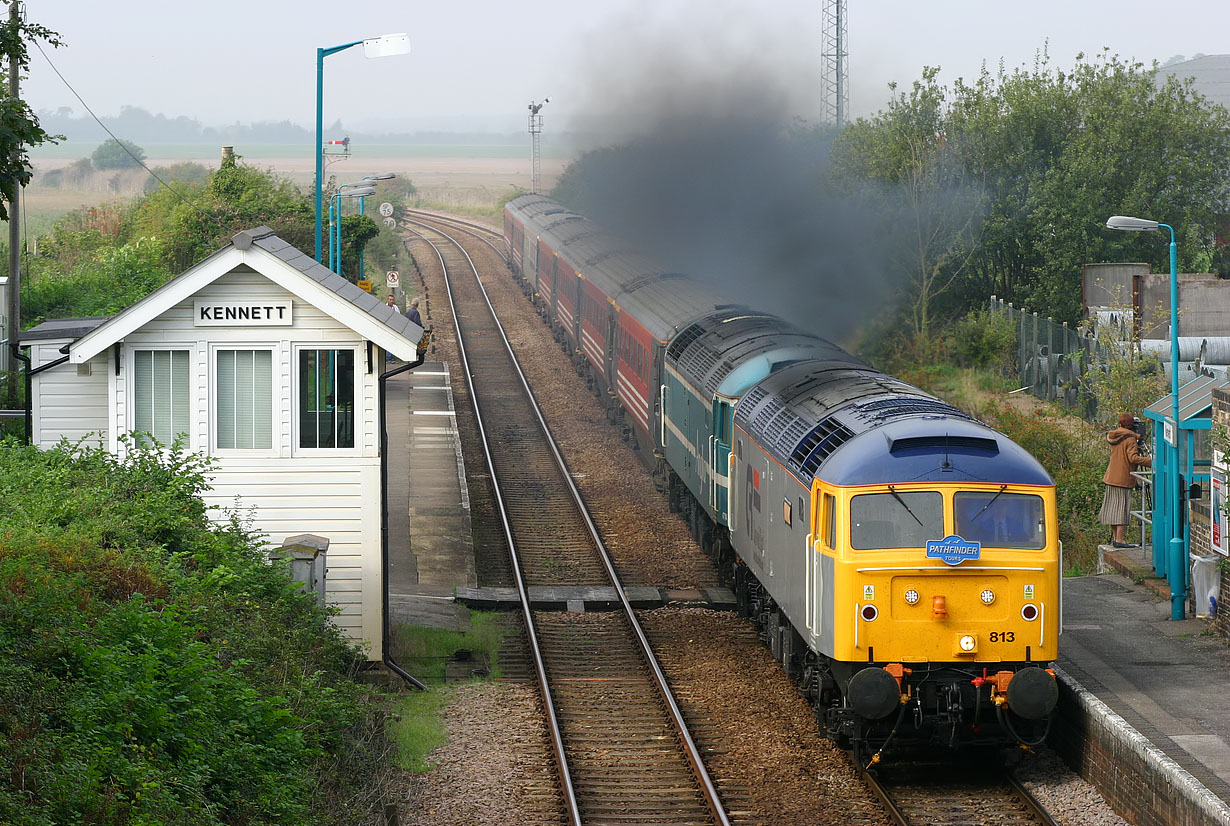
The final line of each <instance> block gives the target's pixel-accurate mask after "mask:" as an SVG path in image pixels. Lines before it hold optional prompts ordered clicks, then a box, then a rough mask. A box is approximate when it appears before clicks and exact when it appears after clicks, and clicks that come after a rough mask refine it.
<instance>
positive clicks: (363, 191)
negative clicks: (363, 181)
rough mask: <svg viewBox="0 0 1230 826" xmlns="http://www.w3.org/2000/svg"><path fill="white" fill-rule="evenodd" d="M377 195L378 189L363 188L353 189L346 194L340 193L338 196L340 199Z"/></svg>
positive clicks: (372, 187) (371, 187)
mask: <svg viewBox="0 0 1230 826" xmlns="http://www.w3.org/2000/svg"><path fill="white" fill-rule="evenodd" d="M375 194H376V187H374V186H361V187H359V188H358V189H351V190H348V191H346V192H339V193H337V196H338V197H339V198H364V197H366V196H368V195H375Z"/></svg>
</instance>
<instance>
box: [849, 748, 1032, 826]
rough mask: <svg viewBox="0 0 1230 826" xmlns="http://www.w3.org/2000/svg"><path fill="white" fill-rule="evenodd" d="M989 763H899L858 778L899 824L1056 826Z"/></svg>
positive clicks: (1020, 788) (1018, 786) (1024, 791)
mask: <svg viewBox="0 0 1230 826" xmlns="http://www.w3.org/2000/svg"><path fill="white" fill-rule="evenodd" d="M993 764H994V761H989V762H984V763H982V764H979V765H974V764H973V762H972V760H969V761H953V760H951V759H943V760H927V759H917V760H900V761H897V762H894V764H893V765H892V766H890V767H887V768H883V769H879V770H877V771H876V772H874V773H873V772H865V773H864V774H863V780H864V781H865V782H866V783H867V786H868V787H869V788H870V789H871V791H872V792H873V793H874V794H875V795H876V797H878V798H879V799H880V801H881V803H882V804H883V805H884V809H885V811H886V812H887V813H888V814H889V816H890V817H891V818H892V822H893V823H895V824H898V826H948V825H949V824H951V826H968V824H971V823H977V824H981V826H1056V822H1055V820H1054V819H1053V818H1052V817H1051V815H1050V814H1049V813H1048V812H1047V811H1046V809H1045V808H1044V807H1043V806H1042V804H1041V803H1039V802H1038V800H1037V799H1036V798H1035V797H1034V796H1033V795H1032V794H1030V793H1029V791H1028V790H1027V789H1025V787H1024V786H1022V785H1021V784H1020V783H1018V782H1017V781H1016V780H1015V778H1013V777H1012V775H1011V773H1009V772H1006V771H1004V770H1003V769H999V768H997V767H995V766H994V765H993Z"/></svg>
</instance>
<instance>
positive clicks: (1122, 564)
mask: <svg viewBox="0 0 1230 826" xmlns="http://www.w3.org/2000/svg"><path fill="white" fill-rule="evenodd" d="M1099 561H1100V567H1101V568H1102V569H1103V571H1104V573H1101V574H1099V575H1095V576H1085V577H1069V578H1066V579H1064V582H1063V585H1064V597H1063V636H1062V637H1061V639H1060V646H1059V650H1060V655H1059V659H1058V660H1057V662H1056V664H1057V665H1058V666H1059V668H1060V669H1061V670H1062V671H1063V672H1064V673H1066V674H1067V675H1068V676H1069V677H1071V678H1072V679H1073V680H1074V681H1076V682H1077V683H1079V685H1080V686H1081V687H1082V688H1083V689H1085V690H1086V691H1087V692H1089V694H1090V695H1092V696H1093V697H1095V698H1096V699H1097V700H1099V701H1101V703H1104V704H1105V706H1106V707H1108V708H1109V710H1110V711H1111V712H1113V713H1114V715H1117V717H1118V718H1120V720H1113V717H1111V718H1109V719H1111V720H1112V723H1111V725H1114V726H1118V727H1120V728H1125V729H1129V728H1130V729H1134V730H1135V732H1137V733H1139V735H1140V737H1143V738H1144V740H1145V741H1147V743H1148V744H1150V745H1151V746H1152V747H1153V748H1154V749H1156V750H1157V751H1158V752H1160V754H1161V755H1164V756H1165V758H1168V760H1169V761H1173V765H1165V764H1167V760H1160V761H1157V760H1154V761H1153V762H1154V764H1159V763H1160V764H1161V765H1162V767H1163V771H1164V773H1165V772H1169V773H1171V774H1172V775H1173V777H1171V778H1170V785H1171V788H1172V790H1175V789H1179V788H1180V787H1183V788H1186V789H1187V791H1188V793H1189V794H1190V793H1194V794H1196V795H1197V796H1201V797H1205V798H1206V799H1205V801H1204V810H1205V813H1206V815H1208V816H1209V818H1210V820H1209V822H1221V823H1230V691H1228V690H1227V686H1230V643H1228V642H1227V640H1226V639H1225V638H1224V637H1221V636H1219V635H1216V634H1215V633H1214V632H1213V629H1212V624H1211V622H1210V621H1209V620H1206V619H1196V618H1192V619H1185V620H1178V621H1175V620H1171V619H1170V596H1169V594H1170V591H1169V586H1168V585H1167V583H1166V582H1165V581H1164V580H1160V579H1157V578H1156V577H1154V576H1153V575H1152V569H1151V563H1150V561H1149V560H1148V559H1147V557H1146V552H1145V551H1142V550H1141V549H1138V548H1136V549H1126V550H1114V549H1112V548H1110V547H1108V546H1103V548H1102V549H1101V551H1100V553H1099ZM1129 734H1130V731H1129ZM1185 775H1186V776H1185ZM1192 781H1195V783H1193V782H1192ZM1200 786H1202V787H1203V789H1204V790H1207V795H1204V794H1202V793H1201V790H1200V789H1199V787H1200ZM1193 790H1194V792H1193ZM1174 793H1176V794H1177V793H1178V791H1175V792H1174Z"/></svg>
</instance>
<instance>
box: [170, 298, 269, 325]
mask: <svg viewBox="0 0 1230 826" xmlns="http://www.w3.org/2000/svg"><path fill="white" fill-rule="evenodd" d="M290 311H291V302H289V301H195V302H193V304H192V324H193V325H194V326H196V327H288V326H290V323H291V313H290Z"/></svg>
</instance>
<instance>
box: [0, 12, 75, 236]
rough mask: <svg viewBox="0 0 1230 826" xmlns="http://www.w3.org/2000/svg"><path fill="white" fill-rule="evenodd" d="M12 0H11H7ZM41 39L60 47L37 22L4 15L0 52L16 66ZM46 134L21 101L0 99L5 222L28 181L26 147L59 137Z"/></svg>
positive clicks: (1, 215) (0, 192)
mask: <svg viewBox="0 0 1230 826" xmlns="http://www.w3.org/2000/svg"><path fill="white" fill-rule="evenodd" d="M9 2H10V3H11V2H15V0H9ZM39 40H41V41H43V42H44V43H47V44H49V45H51V46H60V45H61V43H62V41H61V40H60V36H59V34H57V33H56V32H53V31H52V30H51V29H48V28H46V27H44V26H40V25H38V24H37V23H28V22H25V21H23V20H21V19H20V17H19V18H18V19H16V20H14V19H13V18H11V17H8V16H6V17H5V21H4V23H3V24H0V51H3V53H4V54H6V55H9V56H10V57H11V58H13V59H15V60H16V61H17V65H18V67H19V70H20V69H25V68H26V67H28V66H29V65H30V56H29V53H28V52H27V50H26V43H27V41H29V42H37V41H39ZM61 137H62V136H60V135H49V134H47V133H46V132H45V131H43V128H42V127H41V126H40V125H39V122H38V118H37V117H36V116H35V115H34V112H33V111H32V110H31V109H30V107H29V106H28V105H26V102H25V101H24V100H21V99H20V98H11V97H4V98H0V196H3V199H4V200H3V202H0V220H3V221H7V220H8V219H9V213H8V208H7V203H11V202H12V200H13V197H14V195H15V194H16V192H17V188H18V187H24V186H25V185H26V184H28V183H30V176H31V173H32V169H31V166H30V153H29V147H31V146H38V145H39V144H42V143H48V142H52V143H54V142H55V141H57V140H59V139H61Z"/></svg>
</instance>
